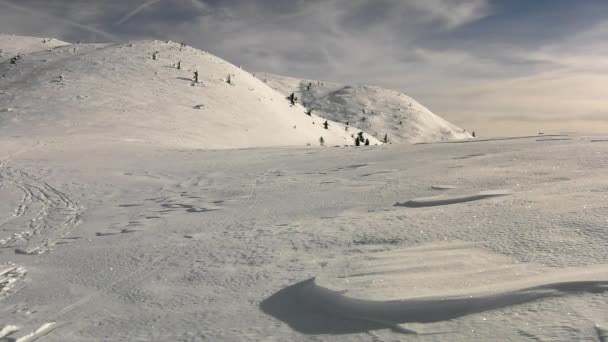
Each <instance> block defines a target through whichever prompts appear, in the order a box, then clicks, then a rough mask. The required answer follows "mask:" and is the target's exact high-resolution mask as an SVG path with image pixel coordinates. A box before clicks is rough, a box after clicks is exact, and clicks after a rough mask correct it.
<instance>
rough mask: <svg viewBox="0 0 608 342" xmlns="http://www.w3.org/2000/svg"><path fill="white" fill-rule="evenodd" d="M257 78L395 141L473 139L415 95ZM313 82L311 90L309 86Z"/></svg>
mask: <svg viewBox="0 0 608 342" xmlns="http://www.w3.org/2000/svg"><path fill="white" fill-rule="evenodd" d="M256 77H258V78H259V79H261V80H262V81H264V82H266V83H267V84H268V85H269V86H271V87H272V88H273V89H276V90H277V91H279V92H281V93H283V94H291V93H292V92H294V93H295V94H296V96H297V97H298V98H300V99H301V101H302V102H303V103H304V104H305V105H306V107H308V108H313V109H314V110H313V113H317V114H318V115H320V116H322V117H326V118H328V119H331V120H334V121H338V122H347V121H348V122H349V123H350V125H351V126H355V127H358V128H359V129H361V130H363V131H365V132H369V133H370V134H372V135H373V136H375V137H376V138H378V139H380V140H382V139H383V138H384V136H385V134H386V135H387V136H388V139H389V141H390V142H391V143H403V142H431V141H440V140H454V139H467V138H471V136H470V135H469V133H466V132H464V130H463V129H462V128H459V127H457V126H455V125H453V124H451V123H449V122H447V121H446V120H444V119H442V118H441V117H439V116H437V115H435V114H433V113H432V112H431V111H430V110H428V109H427V108H426V107H424V106H423V105H421V104H420V103H418V102H416V100H414V99H412V98H411V97H409V96H407V95H405V94H403V93H400V92H398V91H394V90H390V89H384V88H380V87H375V86H368V85H356V86H353V85H343V84H335V83H327V82H319V81H313V80H301V79H296V78H291V77H285V76H278V75H273V74H268V73H256ZM309 85H310V90H309V89H308V86H309Z"/></svg>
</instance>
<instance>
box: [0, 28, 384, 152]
mask: <svg viewBox="0 0 608 342" xmlns="http://www.w3.org/2000/svg"><path fill="white" fill-rule="evenodd" d="M8 42H10V44H8V43H7V45H11V46H17V47H11V48H9V49H8V50H10V51H18V50H23V51H25V50H35V48H34V47H33V46H34V44H32V41H31V39H30V38H25V39H24V43H23V44H21V43H20V41H19V40H18V39H17V38H13V39H11V40H8ZM23 46H29V47H28V48H27V49H25V48H22V47H23ZM0 48H3V49H4V47H2V46H0ZM178 63H179V68H178ZM195 71H198V73H199V75H198V82H194V81H193V80H192V79H193V77H194V72H195ZM0 74H1V75H3V78H2V82H1V83H0V132H2V135H3V136H6V135H9V134H10V135H12V136H17V135H19V136H24V137H25V136H28V137H32V136H35V137H37V138H38V139H42V140H48V139H56V138H62V139H67V138H70V137H75V136H86V137H87V139H93V137H95V139H96V140H99V139H102V140H111V141H114V140H125V141H129V142H139V143H145V144H153V145H162V146H171V147H190V148H212V149H216V148H247V147H263V146H289V145H296V146H305V145H307V144H310V145H314V146H319V145H320V138H321V137H322V138H323V142H324V144H326V145H345V144H353V143H354V139H353V138H352V137H351V134H352V132H351V133H349V132H346V130H345V128H344V125H342V124H338V123H333V122H329V126H328V129H324V127H323V122H324V121H325V120H324V119H322V118H320V117H318V116H307V115H306V113H305V109H304V108H303V107H301V106H299V105H296V106H291V105H290V103H289V101H288V100H287V99H285V97H284V96H283V95H281V94H279V93H278V92H276V91H274V90H273V89H271V88H270V87H268V86H267V85H265V84H264V83H263V82H261V81H259V80H258V79H256V78H255V77H253V76H252V75H251V74H250V73H248V72H246V71H243V70H241V69H240V68H238V67H236V66H234V65H232V64H230V63H227V62H225V61H224V60H222V59H220V58H218V57H215V56H213V55H210V54H208V53H205V52H203V51H200V50H197V49H194V48H191V47H188V46H182V45H181V44H179V43H174V42H164V41H163V42H160V41H141V42H134V43H122V44H78V45H65V46H61V47H57V48H55V49H52V50H48V49H46V50H42V51H39V52H36V53H31V54H25V55H22V57H21V58H19V60H18V61H17V62H16V63H14V64H12V63H10V61H4V62H2V63H0ZM229 77H230V82H229V80H228V78H229ZM9 132H10V133H9ZM370 142H371V143H372V144H376V143H379V142H378V141H377V140H375V139H373V138H372V139H370Z"/></svg>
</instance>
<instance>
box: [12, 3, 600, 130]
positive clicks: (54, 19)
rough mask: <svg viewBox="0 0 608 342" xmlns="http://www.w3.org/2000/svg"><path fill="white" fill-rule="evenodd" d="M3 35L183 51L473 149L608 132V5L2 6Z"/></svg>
mask: <svg viewBox="0 0 608 342" xmlns="http://www.w3.org/2000/svg"><path fill="white" fill-rule="evenodd" d="M0 33H8V34H17V35H27V36H36V37H53V38H58V39H61V40H65V41H68V42H77V41H82V42H122V41H128V40H136V39H161V40H168V39H170V40H174V41H179V42H181V41H183V42H185V43H187V44H188V45H191V46H194V47H196V48H199V49H202V50H205V51H208V52H210V53H213V54H215V55H218V56H220V57H222V58H224V59H226V60H228V61H229V62H231V63H233V64H235V65H239V66H242V67H243V68H244V69H246V70H249V71H252V72H271V73H276V74H281V75H286V76H294V77H300V78H307V79H318V80H323V81H331V82H337V83H355V84H358V83H364V84H373V85H378V86H383V87H387V88H392V89H396V90H399V91H402V92H404V93H406V94H408V95H410V96H412V97H413V98H415V99H417V100H418V101H419V102H421V103H422V104H424V105H425V106H427V107H428V108H429V109H431V111H433V112H435V113H436V114H438V115H440V116H442V117H444V118H445V119H447V120H449V121H451V122H453V123H455V124H457V125H459V126H460V127H462V128H465V129H467V130H469V131H476V133H477V135H478V136H501V135H524V134H536V133H537V132H544V133H546V134H547V133H559V132H579V133H607V132H608V96H607V95H608V58H606V56H608V1H606V0H577V1H575V0H104V1H92V0H0Z"/></svg>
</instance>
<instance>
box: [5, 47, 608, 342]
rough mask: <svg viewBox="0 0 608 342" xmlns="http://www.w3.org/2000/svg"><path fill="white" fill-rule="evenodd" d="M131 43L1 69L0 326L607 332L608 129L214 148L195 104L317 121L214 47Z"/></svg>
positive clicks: (235, 334) (373, 336)
mask: <svg viewBox="0 0 608 342" xmlns="http://www.w3.org/2000/svg"><path fill="white" fill-rule="evenodd" d="M134 44H135V45H134V46H129V45H128V44H125V45H94V46H93V45H73V46H66V47H59V48H57V49H54V50H53V51H51V52H48V51H40V52H37V53H34V54H30V55H26V57H24V58H23V60H22V61H20V62H19V64H17V68H16V69H15V68H13V67H14V66H7V65H6V64H2V65H0V68H5V69H3V70H6V72H7V73H8V74H9V75H8V76H7V77H8V78H9V81H7V80H5V79H3V80H2V81H1V83H0V85H1V86H2V87H1V89H2V91H3V92H4V93H2V94H4V95H5V97H3V98H0V101H2V104H3V105H5V106H10V107H11V108H14V110H11V111H6V112H0V118H1V119H0V133H1V134H0V308H1V310H0V322H1V323H2V325H0V339H2V340H5V341H34V340H38V341H58V342H59V341H61V342H63V341H370V340H373V341H397V340H398V341H456V342H458V341H539V340H540V341H606V339H607V338H608V337H607V336H608V330H607V329H606V328H607V327H608V309H607V307H606V301H607V300H608V286H607V285H608V265H607V264H606V260H607V257H608V234H606V231H607V228H608V219H607V215H606V213H608V186H607V183H606V169H607V168H608V144H606V143H604V142H605V141H608V137H606V136H604V137H602V136H597V137H586V136H550V137H549V136H545V137H542V138H539V137H536V136H531V137H509V138H501V139H484V140H457V141H451V142H440V143H429V144H415V145H410V144H393V145H378V146H362V147H353V146H348V147H344V146H342V147H326V148H320V147H318V145H317V146H310V147H307V146H304V144H301V143H303V142H305V141H306V134H310V137H311V138H312V137H316V136H317V135H318V132H322V131H321V130H319V131H317V130H315V129H318V128H317V127H316V126H315V128H314V129H313V130H310V128H306V129H302V131H305V133H306V134H304V133H297V135H296V133H293V135H294V137H290V136H283V135H282V133H280V132H278V133H277V134H279V135H280V136H281V139H287V140H286V141H288V142H289V143H293V144H295V145H298V144H301V145H300V146H284V147H278V146H272V147H250V148H231V149H228V148H225V149H209V148H206V147H209V146H214V145H213V144H214V143H210V142H208V141H204V139H203V140H201V139H200V138H199V137H198V136H196V134H195V136H187V137H184V135H185V132H195V131H196V129H199V128H200V127H205V126H204V125H205V124H208V125H211V124H213V123H214V122H216V121H213V120H214V119H213V116H204V115H205V114H203V113H205V110H206V109H199V110H194V109H192V112H191V113H190V112H188V111H187V109H188V108H190V107H191V106H194V105H196V104H204V105H205V107H204V108H209V110H210V111H212V112H213V113H215V114H220V113H221V112H220V110H224V109H225V110H227V112H226V113H224V115H225V118H227V121H221V120H219V121H218V122H217V123H215V125H216V126H211V127H213V129H214V130H217V129H219V128H223V129H224V132H226V131H229V132H235V129H234V128H233V127H232V126H231V125H234V124H236V121H238V120H237V118H239V117H238V115H237V114H238V110H237V109H238V108H242V107H241V106H243V104H238V103H239V100H238V99H236V98H235V97H233V96H229V95H227V92H230V91H235V92H236V93H237V94H239V96H243V97H244V98H246V99H244V100H241V101H249V100H247V99H248V98H249V97H247V96H246V95H245V94H248V92H247V91H243V89H247V87H248V86H252V87H253V86H255V90H252V91H251V93H252V94H255V96H261V95H262V94H266V96H267V97H266V99H267V100H268V99H270V98H272V99H275V100H274V102H273V101H270V102H271V103H274V104H271V105H269V104H268V103H267V102H259V103H260V104H256V105H255V106H254V103H256V101H250V102H246V104H247V105H251V106H252V110H255V112H256V113H258V114H259V115H266V114H264V113H262V112H263V111H262V110H261V109H262V108H267V109H268V108H269V109H268V114H267V115H268V117H275V118H276V116H277V115H279V110H281V111H282V112H280V113H282V114H284V115H291V114H293V118H292V117H290V119H289V120H299V118H303V119H304V122H305V123H310V120H313V119H311V118H309V117H308V116H306V115H305V114H303V113H302V108H299V107H293V108H292V107H289V105H288V104H287V105H285V103H286V101H285V98H284V96H283V95H277V93H276V92H275V91H274V90H271V89H270V88H268V87H265V86H264V85H263V83H261V81H258V80H256V79H254V78H253V77H248V76H247V74H246V73H245V72H244V71H240V70H239V69H238V68H235V67H233V66H231V65H229V64H226V63H225V62H222V61H221V60H219V59H217V58H216V57H213V56H209V55H206V54H203V53H202V52H199V51H195V50H193V49H190V48H187V49H185V50H183V51H181V52H180V51H179V45H178V44H175V43H161V42H144V43H134ZM74 47H76V49H77V51H76V52H73V51H72V50H71V49H73V48H74ZM161 48H167V50H162V49H161ZM156 50H161V52H160V54H159V59H158V60H156V61H155V60H153V59H152V58H151V54H152V53H153V52H154V51H156ZM125 51H129V52H125ZM74 54H76V55H78V54H81V55H80V56H79V57H77V56H74ZM172 54H175V56H174V57H176V56H178V54H179V56H180V57H183V64H184V67H185V68H190V66H188V63H187V61H191V62H192V61H198V62H197V63H198V64H197V65H198V66H199V67H201V66H203V65H204V66H205V71H203V70H202V69H199V70H200V74H201V79H202V81H203V82H202V83H203V85H198V86H194V87H193V86H191V85H190V81H189V80H182V79H179V77H183V78H187V77H188V76H189V75H190V71H191V70H190V71H188V70H181V71H179V70H176V69H175V68H174V67H171V65H170V61H169V60H171V61H174V60H176V58H168V57H167V56H173V55H172ZM164 58H167V60H166V61H165V60H164ZM188 58H190V59H188ZM43 60H47V62H43ZM205 61H206V64H205V63H203V62H205ZM85 62H86V63H85ZM21 63H23V64H21ZM25 66H29V68H26V67H25ZM113 68H114V69H116V70H112V69H113ZM28 70H29V71H28ZM155 72H159V76H157V75H155ZM227 72H233V75H234V81H235V85H234V86H232V85H229V84H227V83H226V82H225V80H224V79H223V77H224V76H225V74H226V73H227ZM58 73H61V75H64V79H63V83H64V84H63V85H62V84H61V82H60V81H58V82H53V80H54V77H56V75H57V74H58ZM49 80H51V81H49ZM72 82H73V83H72ZM248 82H250V83H248ZM239 84H241V85H242V86H243V87H244V88H239V87H240V86H239ZM146 87H148V88H146ZM15 89H17V90H18V91H15ZM108 89H109V90H108ZM142 89H145V91H144V90H142ZM176 89H177V90H176ZM193 89H194V90H193ZM118 91H119V92H118ZM77 94H82V96H88V97H86V98H85V100H82V99H78V98H76V99H74V98H73V96H78V95H77ZM159 94H164V95H163V96H161V97H162V98H161V99H158V97H159V96H160V95H159ZM168 94H170V95H172V96H175V97H177V99H176V100H174V101H172V102H168V100H167V98H171V96H168ZM255 96H254V97H255ZM200 99H204V101H200ZM195 100H199V101H195ZM79 101H84V102H83V104H82V105H78V103H80V102H79ZM189 101H190V103H189V104H188V105H185V104H184V105H183V108H182V109H183V112H180V111H177V110H176V111H174V112H172V113H174V118H172V119H171V120H166V119H164V120H163V118H166V112H165V110H166V109H167V108H173V109H175V108H178V107H179V106H178V105H176V104H183V103H187V102H189ZM205 101H207V102H205ZM235 103H237V104H235ZM278 103H280V104H278ZM126 104H129V107H124V106H125V105H126ZM155 106H159V107H158V108H157V107H155ZM163 106H166V107H163ZM207 106H208V107H207ZM275 106H276V107H275ZM272 108H275V109H272ZM273 110H276V111H273ZM79 111H80V112H79ZM117 113H121V115H117ZM194 113H201V114H198V116H197V114H194ZM273 115H274V116H273ZM187 116H191V117H192V118H193V119H192V124H191V126H192V127H191V128H189V127H187V126H186V125H185V123H184V122H185V120H184V119H183V118H184V117H187ZM201 116H204V117H205V118H207V119H205V120H201V121H197V120H198V119H194V118H199V117H201ZM264 118H266V116H265V117H264ZM231 120H232V121H231ZM277 120H278V119H277ZM314 120H316V119H314ZM335 125H337V124H335ZM311 126H312V124H311ZM247 127H249V128H248V129H249V130H250V131H252V130H253V131H256V133H255V134H260V133H261V132H263V131H264V129H266V126H264V125H260V126H255V125H253V126H247ZM330 127H331V126H330ZM299 128H300V126H299V125H298V130H299ZM321 129H322V128H321ZM205 132H206V133H205V138H207V139H208V138H209V137H210V136H211V137H214V138H216V139H220V141H221V143H222V144H223V145H222V144H219V145H221V146H222V147H229V146H231V145H230V144H231V143H235V144H236V145H235V146H249V145H248V144H253V143H254V142H253V141H248V140H246V139H249V138H243V140H239V138H236V137H225V136H224V135H223V134H222V133H221V132H215V131H210V132H207V131H206V130H205ZM335 134H336V136H335V137H336V139H339V138H340V135H339V132H337V131H336V132H335ZM248 137H251V138H252V139H253V138H254V137H257V138H258V139H262V138H261V135H253V133H252V135H251V136H248ZM264 139H266V138H264ZM268 139H269V140H264V142H266V143H268V144H271V143H273V144H274V143H277V141H278V140H272V139H270V138H268ZM282 142H284V140H282ZM408 203H409V204H408ZM406 204H407V205H406Z"/></svg>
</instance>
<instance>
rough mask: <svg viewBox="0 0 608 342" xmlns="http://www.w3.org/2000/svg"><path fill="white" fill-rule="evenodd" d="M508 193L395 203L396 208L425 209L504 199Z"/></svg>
mask: <svg viewBox="0 0 608 342" xmlns="http://www.w3.org/2000/svg"><path fill="white" fill-rule="evenodd" d="M509 194H510V192H508V191H504V190H501V191H484V192H482V193H479V194H475V195H465V196H454V197H429V198H418V199H413V200H409V201H407V202H404V203H399V202H397V203H395V206H396V207H408V208H424V207H436V206H441V205H450V204H458V203H466V202H472V201H479V200H482V199H486V198H492V197H502V196H507V195H509Z"/></svg>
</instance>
